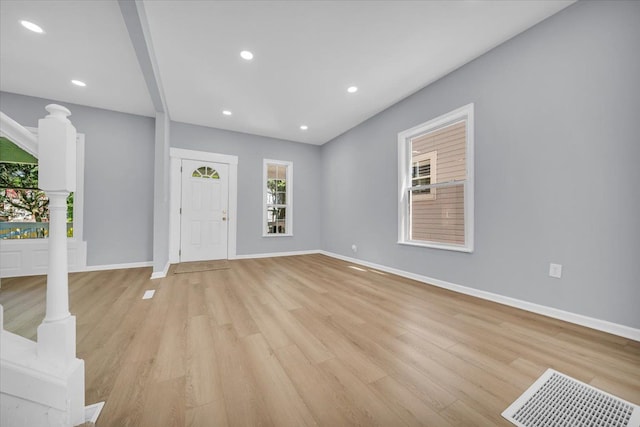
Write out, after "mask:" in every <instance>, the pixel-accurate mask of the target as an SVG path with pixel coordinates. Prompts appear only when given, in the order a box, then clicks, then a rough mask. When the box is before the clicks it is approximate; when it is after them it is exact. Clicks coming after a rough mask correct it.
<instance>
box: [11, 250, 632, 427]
mask: <svg viewBox="0 0 640 427" xmlns="http://www.w3.org/2000/svg"><path fill="white" fill-rule="evenodd" d="M149 276H150V269H148V268H140V269H131V270H115V271H105V272H91V273H74V274H71V275H70V298H71V311H72V312H73V313H74V314H75V315H76V316H77V325H78V326H77V333H78V357H80V358H82V359H84V360H85V363H86V387H87V392H86V402H87V404H90V403H94V402H97V401H103V400H105V401H106V405H105V407H104V410H103V412H102V414H101V415H100V418H99V420H98V423H97V425H98V426H99V427H107V426H153V427H158V426H174V425H175V426H227V425H228V426H305V425H321V426H332V427H334V426H350V425H360V426H385V427H389V426H405V425H406V426H414V425H428V426H445V427H446V426H471V425H473V426H485V425H486V426H496V425H505V426H509V425H511V424H509V423H507V422H506V421H505V420H504V419H502V417H501V416H500V413H501V412H502V411H503V410H504V409H505V408H506V407H507V406H509V404H511V403H512V401H513V400H515V399H516V398H517V397H518V396H519V395H520V394H521V393H522V392H523V391H524V390H525V389H526V388H527V387H529V385H530V384H531V383H532V382H533V381H534V380H535V379H536V378H537V377H538V376H540V375H541V374H542V373H543V372H544V371H545V370H546V369H547V368H548V367H551V368H554V369H556V370H558V371H561V372H563V373H565V374H568V375H570V376H573V377H574V378H577V379H579V380H581V381H584V382H587V383H589V384H592V385H594V386H596V387H599V388H601V389H604V390H605V391H608V392H610V393H613V394H615V395H618V396H620V397H622V398H623V399H626V400H629V401H632V402H634V403H640V343H638V342H634V341H630V340H627V339H624V338H620V337H616V336H613V335H608V334H605V333H601V332H596V331H593V330H590V329H586V328H582V327H579V326H575V325H571V324H567V323H564V322H561V321H557V320H553V319H549V318H545V317H542V316H538V315H535V314H532V313H528V312H524V311H520V310H517V309H513V308H509V307H505V306H501V305H498V304H495V303H491V302H487V301H483V300H479V299H476V298H472V297H468V296H464V295H460V294H456V293H453V292H449V291H446V290H443V289H439V288H436V287H432V286H427V285H424V284H421V283H418V282H414V281H411V280H408V279H404V278H401V277H397V276H393V275H390V274H386V273H383V272H379V271H373V270H370V269H367V268H364V267H361V266H354V265H351V264H349V263H346V262H342V261H338V260H335V259H332V258H329V257H325V256H322V255H306V256H296V257H286V258H272V259H256V260H237V261H231V262H230V269H228V270H217V271H209V272H201V273H187V274H172V272H171V271H170V274H169V275H168V276H167V278H165V279H161V280H154V281H151V280H149ZM44 284H45V279H44V277H42V276H39V277H29V278H14V279H4V280H3V281H2V288H1V290H0V303H1V304H3V306H4V308H5V328H6V329H8V330H10V331H12V332H15V333H18V334H21V335H23V336H26V337H29V338H35V334H36V327H37V325H38V324H39V323H40V321H41V320H42V317H43V315H44V294H45V288H44ZM147 289H156V290H157V291H156V294H155V297H154V298H153V299H150V300H142V299H141V298H142V295H143V293H144V291H145V290H147Z"/></svg>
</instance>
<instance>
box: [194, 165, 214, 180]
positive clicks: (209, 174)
mask: <svg viewBox="0 0 640 427" xmlns="http://www.w3.org/2000/svg"><path fill="white" fill-rule="evenodd" d="M191 176H192V177H194V178H210V179H220V174H219V173H218V171H217V170H215V169H212V168H210V167H209V166H200V167H199V168H198V169H195V170H194V171H193V172H192V173H191Z"/></svg>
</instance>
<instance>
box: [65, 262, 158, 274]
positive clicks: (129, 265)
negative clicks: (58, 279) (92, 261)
mask: <svg viewBox="0 0 640 427" xmlns="http://www.w3.org/2000/svg"><path fill="white" fill-rule="evenodd" d="M140 267H153V261H142V262H129V263H126V264H104V265H87V266H86V267H82V268H78V269H72V270H69V273H77V272H81V271H103V270H122V269H125V268H140Z"/></svg>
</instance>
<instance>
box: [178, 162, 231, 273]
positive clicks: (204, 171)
mask: <svg viewBox="0 0 640 427" xmlns="http://www.w3.org/2000/svg"><path fill="white" fill-rule="evenodd" d="M228 199H229V167H228V165H226V164H224V163H210V162H200V161H197V160H182V205H181V212H182V215H181V218H180V261H181V262H187V261H201V260H212V259H226V258H227V234H228V229H227V223H228V221H227V212H228Z"/></svg>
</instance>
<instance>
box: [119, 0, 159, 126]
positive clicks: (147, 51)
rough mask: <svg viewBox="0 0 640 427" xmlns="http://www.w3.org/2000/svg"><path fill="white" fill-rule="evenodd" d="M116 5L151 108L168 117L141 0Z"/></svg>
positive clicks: (121, 0)
mask: <svg viewBox="0 0 640 427" xmlns="http://www.w3.org/2000/svg"><path fill="white" fill-rule="evenodd" d="M118 4H119V5H120V12H121V13H122V17H123V18H124V23H125V25H126V26H127V31H128V32H129V38H130V39H131V44H132V45H133V49H134V50H135V52H136V56H137V58H138V63H139V64H140V69H141V70H142V75H143V76H144V80H145V81H146V83H147V89H148V90H149V96H150V97H151V101H152V102H153V106H154V108H155V110H156V112H159V113H166V114H167V115H169V109H168V108H167V102H166V99H165V96H164V90H163V87H162V80H161V79H160V72H159V70H158V64H157V62H156V56H155V52H154V50H153V42H152V40H151V33H150V32H149V24H148V21H147V15H146V12H145V10H144V4H143V2H142V1H141V0H136V1H131V0H118Z"/></svg>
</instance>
